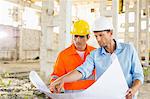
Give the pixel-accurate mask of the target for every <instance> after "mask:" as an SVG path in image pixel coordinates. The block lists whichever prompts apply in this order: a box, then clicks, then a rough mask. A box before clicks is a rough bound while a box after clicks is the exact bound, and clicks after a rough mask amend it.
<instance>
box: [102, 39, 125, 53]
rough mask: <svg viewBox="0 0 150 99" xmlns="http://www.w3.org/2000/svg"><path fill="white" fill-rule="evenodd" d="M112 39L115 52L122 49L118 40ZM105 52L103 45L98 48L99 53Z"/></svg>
mask: <svg viewBox="0 0 150 99" xmlns="http://www.w3.org/2000/svg"><path fill="white" fill-rule="evenodd" d="M114 41H115V43H116V50H115V52H117V51H118V50H121V49H123V48H122V46H121V43H120V42H118V41H116V40H114ZM106 53H107V52H106V50H105V49H104V48H103V47H101V48H100V54H106Z"/></svg>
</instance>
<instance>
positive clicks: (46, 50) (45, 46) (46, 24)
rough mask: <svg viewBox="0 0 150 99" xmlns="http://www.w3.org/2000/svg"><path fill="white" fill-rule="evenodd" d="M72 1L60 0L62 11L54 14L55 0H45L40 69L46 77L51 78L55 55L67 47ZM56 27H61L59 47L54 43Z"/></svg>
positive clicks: (43, 5)
mask: <svg viewBox="0 0 150 99" xmlns="http://www.w3.org/2000/svg"><path fill="white" fill-rule="evenodd" d="M71 2H72V1H71V0H60V1H59V4H60V12H59V14H58V15H54V1H53V0H44V1H43V3H42V14H41V15H42V17H41V27H42V35H41V47H40V71H41V75H43V76H45V77H46V78H49V74H51V72H52V71H53V63H54V62H55V58H54V57H55V56H56V54H57V52H58V51H60V50H62V49H64V48H65V43H66V37H68V34H69V32H70V26H71V4H72V3H71ZM54 27H59V42H58V43H59V47H58V48H55V47H56V46H55V43H54V41H55V38H54V32H53V29H54ZM66 34H67V36H66ZM49 56H50V57H49Z"/></svg>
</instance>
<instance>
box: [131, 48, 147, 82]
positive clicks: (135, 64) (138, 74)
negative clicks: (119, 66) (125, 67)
mask: <svg viewBox="0 0 150 99" xmlns="http://www.w3.org/2000/svg"><path fill="white" fill-rule="evenodd" d="M131 50H132V57H131V58H132V59H131V72H132V74H133V81H134V80H137V79H138V80H140V81H141V83H142V84H143V83H144V75H143V69H142V66H141V63H140V60H139V58H138V54H137V52H136V50H135V48H134V47H133V45H131Z"/></svg>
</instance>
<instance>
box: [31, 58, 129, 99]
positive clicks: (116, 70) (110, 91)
mask: <svg viewBox="0 0 150 99" xmlns="http://www.w3.org/2000/svg"><path fill="white" fill-rule="evenodd" d="M29 78H30V81H31V82H32V83H33V85H34V86H35V87H36V88H37V89H38V90H39V91H41V92H43V93H45V94H46V95H47V96H48V97H51V98H52V99H125V95H126V91H127V90H128V85H127V83H126V80H125V78H124V74H123V72H122V69H121V66H120V63H119V61H118V58H117V57H116V58H114V60H113V62H112V64H111V65H110V66H109V68H108V69H107V70H106V71H105V72H104V73H103V75H102V76H101V77H99V79H97V81H96V82H95V83H94V84H93V85H91V86H90V87H89V88H87V89H86V90H84V91H82V92H77V93H60V94H59V93H51V92H50V90H49V88H48V87H47V86H46V85H45V83H44V82H43V81H42V80H41V78H40V77H39V76H38V74H37V73H36V72H35V71H31V72H30V74H29Z"/></svg>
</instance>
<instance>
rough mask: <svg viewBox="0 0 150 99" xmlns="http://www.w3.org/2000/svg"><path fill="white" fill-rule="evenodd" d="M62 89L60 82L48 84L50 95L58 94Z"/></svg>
mask: <svg viewBox="0 0 150 99" xmlns="http://www.w3.org/2000/svg"><path fill="white" fill-rule="evenodd" d="M62 87H63V83H61V82H53V83H51V84H50V91H51V92H52V93H60V92H61V89H62Z"/></svg>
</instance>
